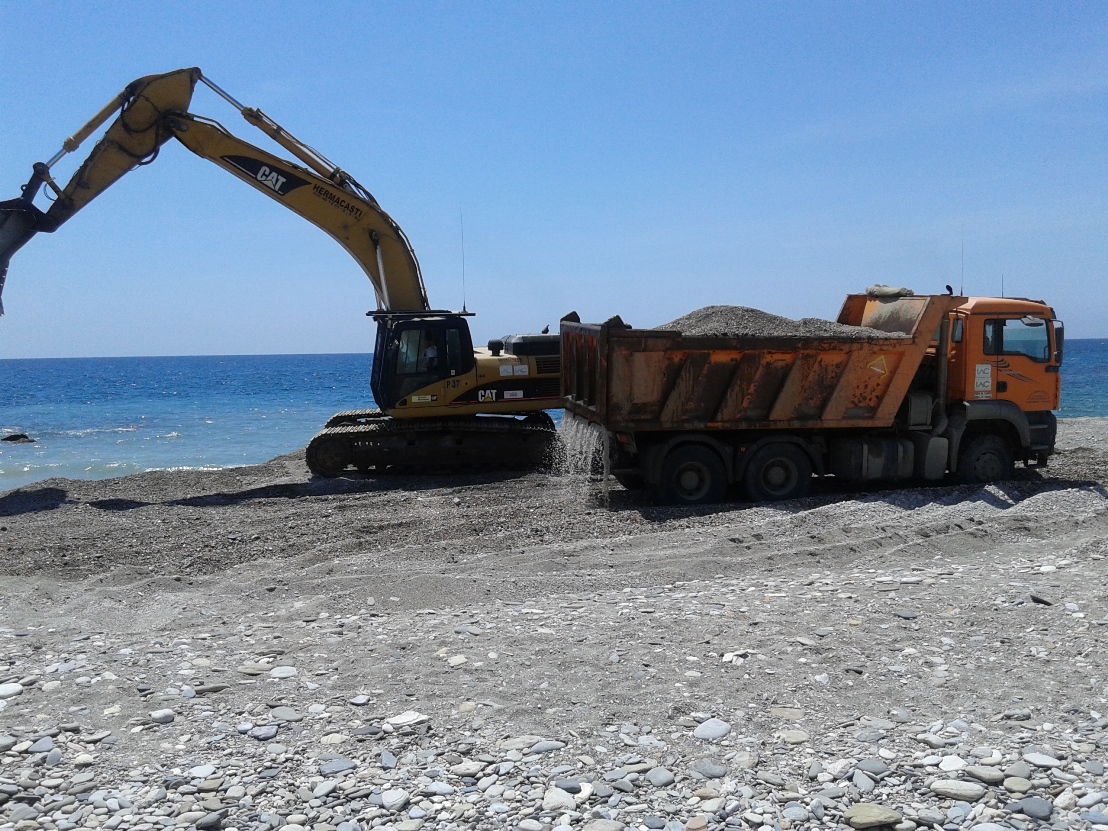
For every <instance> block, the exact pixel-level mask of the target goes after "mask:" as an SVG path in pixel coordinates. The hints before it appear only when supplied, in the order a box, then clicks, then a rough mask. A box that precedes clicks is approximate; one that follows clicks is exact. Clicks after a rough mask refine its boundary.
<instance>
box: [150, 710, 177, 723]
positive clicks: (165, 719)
mask: <svg viewBox="0 0 1108 831" xmlns="http://www.w3.org/2000/svg"><path fill="white" fill-rule="evenodd" d="M175 718H177V714H176V713H175V712H173V711H172V710H169V709H165V710H154V711H153V712H152V713H150V720H151V721H152V722H154V723H155V724H171V723H172V722H173V719H175Z"/></svg>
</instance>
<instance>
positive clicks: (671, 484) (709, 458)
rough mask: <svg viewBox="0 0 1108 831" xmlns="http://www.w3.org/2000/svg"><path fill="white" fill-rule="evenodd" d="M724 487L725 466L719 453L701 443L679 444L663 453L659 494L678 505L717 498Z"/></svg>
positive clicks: (717, 500)
mask: <svg viewBox="0 0 1108 831" xmlns="http://www.w3.org/2000/svg"><path fill="white" fill-rule="evenodd" d="M726 490H727V469H726V468H725V467H724V466H723V460H722V459H720V457H719V454H717V453H716V452H715V451H714V450H712V449H711V448H709V447H705V446H703V445H700V444H682V445H678V446H677V447H675V448H673V449H672V450H671V451H669V453H667V454H666V458H665V461H663V462H662V476H661V479H660V480H659V482H658V496H659V497H660V498H661V500H662V501H663V502H669V503H674V504H677V505H702V504H705V503H708V502H719V501H720V500H721V499H723V494H724V493H725V492H726Z"/></svg>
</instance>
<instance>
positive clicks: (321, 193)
mask: <svg viewBox="0 0 1108 831" xmlns="http://www.w3.org/2000/svg"><path fill="white" fill-rule="evenodd" d="M197 81H202V82H203V83H205V84H207V85H208V86H210V87H211V88H212V89H213V90H214V91H215V92H217V93H218V94H219V95H220V96H221V97H223V98H224V99H225V100H227V101H228V102H229V103H230V104H231V105H232V106H234V107H235V108H236V109H238V110H239V112H240V113H241V114H242V115H243V117H244V118H245V119H246V120H247V121H248V122H249V123H251V124H253V125H254V126H255V127H257V128H258V129H260V130H262V131H263V132H264V133H266V135H268V136H269V137H270V138H272V139H273V140H274V141H276V142H277V143H278V144H280V145H281V146H282V147H284V148H285V149H286V150H288V151H289V152H290V153H292V154H293V155H295V156H296V157H297V158H298V159H299V160H300V161H302V162H304V164H305V165H307V166H301V165H297V164H294V163H292V162H289V161H287V160H285V159H281V158H279V157H277V156H274V155H273V154H271V153H268V152H266V151H265V150H262V149H260V148H258V147H255V146H254V145H252V144H250V143H249V142H246V141H243V140H242V139H240V138H238V137H236V136H234V135H233V134H232V133H230V132H229V131H228V130H227V129H226V128H224V127H223V126H222V125H220V124H219V123H218V122H216V121H212V120H210V119H206V118H202V117H200V116H197V115H194V114H192V113H189V112H188V108H189V104H190V103H191V100H192V93H193V90H194V89H195V86H196V83H197ZM117 112H118V116H117V117H116V119H115V121H113V122H112V124H111V126H109V127H108V129H107V130H106V132H105V133H104V136H103V138H101V139H100V141H99V142H97V144H96V146H95V147H94V148H93V150H92V152H91V153H90V154H89V156H88V158H87V159H86V160H85V161H84V163H83V164H82V165H81V167H80V168H79V169H78V170H77V172H76V173H75V174H74V175H73V178H72V179H70V181H69V183H68V184H67V185H66V186H65V187H64V188H60V187H58V185H57V183H55V182H54V180H53V178H52V177H51V175H50V168H51V167H53V165H54V164H55V163H57V161H58V160H59V159H61V158H62V157H63V156H64V155H65V154H66V153H70V152H73V151H74V150H76V149H77V147H78V146H79V145H80V144H81V142H83V141H84V140H85V139H86V138H88V136H89V135H91V134H92V133H93V132H95V130H96V129H97V128H98V127H100V126H101V125H102V124H103V123H104V122H106V121H107V120H108V119H109V118H111V116H112V115H113V114H115V113H117ZM171 138H175V139H177V140H178V141H180V142H181V143H182V144H183V145H185V147H187V148H188V149H189V150H191V151H192V152H193V153H195V154H196V155H198V156H200V157H201V158H204V159H207V160H208V161H210V162H213V163H214V164H216V165H218V166H219V167H221V168H223V169H224V170H226V171H227V172H228V173H230V174H231V175H233V176H235V177H237V178H238V179H240V180H242V181H244V182H246V183H247V184H249V185H251V186H252V187H254V188H255V189H257V190H259V191H261V192H262V193H264V194H265V195H266V196H268V197H270V198H271V199H274V200H275V201H277V202H280V203H281V204H282V205H284V206H285V207H286V208H288V209H289V210H291V211H293V212H294V213H296V214H298V215H299V216H301V217H302V218H304V219H306V220H307V221H309V222H311V223H312V224H313V225H315V226H317V227H319V228H320V229H322V230H323V231H325V232H326V233H327V234H329V235H330V236H331V237H332V238H333V239H334V240H335V241H336V242H338V243H339V244H340V245H341V246H342V247H343V248H345V249H346V251H347V252H348V253H349V254H350V255H351V256H352V257H353V258H354V259H355V261H356V262H357V263H358V265H359V266H361V268H362V270H363V271H364V272H365V273H366V276H367V277H368V278H369V280H370V282H371V283H372V285H373V288H374V291H375V292H376V295H377V304H378V307H379V309H381V310H384V311H399V312H418V311H425V310H428V309H430V305H429V303H428V301H427V292H426V289H425V288H424V285H423V277H422V275H421V274H420V270H419V262H418V260H416V256H415V252H414V251H413V250H412V246H411V244H410V243H409V242H408V239H407V237H406V236H405V235H404V232H403V231H402V230H401V228H400V226H399V225H397V224H396V222H395V221H393V219H392V218H391V217H390V216H389V215H388V214H387V213H385V212H384V210H382V209H381V206H380V205H378V204H377V200H376V199H374V198H373V196H372V195H371V194H370V193H369V192H368V191H367V190H366V189H365V188H363V187H362V186H361V185H359V184H358V183H357V182H356V181H355V180H354V179H353V178H352V177H351V176H350V175H349V174H347V173H346V172H344V171H342V170H340V169H339V168H338V167H336V166H335V165H334V164H332V163H331V162H329V161H328V160H327V159H326V158H325V157H324V156H322V155H321V154H319V153H318V152H317V151H315V150H313V149H312V148H310V147H308V146H307V145H305V144H303V143H302V142H300V141H298V140H297V139H296V138H295V137H293V136H292V135H291V134H289V133H288V132H287V131H285V130H284V129H283V128H282V127H281V126H280V125H278V124H277V123H276V122H274V121H273V120H272V119H270V118H269V117H268V116H266V115H265V114H264V113H262V112H261V111H260V110H256V109H253V108H249V107H243V106H242V105H241V104H239V103H238V102H237V101H235V99H233V98H232V97H231V96H229V95H228V94H227V93H225V92H224V91H223V90H222V89H220V88H219V87H218V86H216V85H215V84H213V83H212V82H211V81H209V80H208V79H206V78H205V77H204V76H203V74H202V73H201V71H200V70H199V69H197V68H195V67H194V68H191V69H181V70H177V71H176V72H170V73H166V74H164V75H150V76H147V77H145V78H140V79H138V80H137V81H134V82H132V83H131V84H129V85H128V86H127V87H126V89H124V90H123V92H121V93H120V94H119V95H118V96H116V97H115V98H114V99H112V101H110V102H109V103H108V105H107V106H105V107H104V108H103V109H102V110H101V111H100V112H99V113H97V114H96V116H94V117H93V119H92V120H90V121H89V122H88V124H86V125H85V126H84V127H82V128H81V130H79V131H78V132H77V133H75V134H74V135H73V136H71V137H70V138H68V139H66V141H65V142H64V143H63V145H62V150H61V151H59V153H58V154H57V155H55V156H54V157H53V158H52V159H51V160H50V161H49V162H46V163H43V162H39V163H37V164H35V165H34V169H33V174H32V176H31V179H30V180H29V181H28V182H27V184H26V185H24V186H23V194H22V196H20V197H19V198H17V199H13V200H10V201H7V202H0V293H2V292H3V287H4V280H5V278H6V276H7V270H8V262H9V260H10V259H11V256H12V255H13V254H14V253H15V252H16V251H17V250H19V249H20V248H21V247H22V246H23V245H24V244H26V242H27V241H28V240H30V239H31V238H32V237H34V236H35V235H36V234H37V233H39V232H47V233H49V232H53V231H55V230H57V228H58V227H60V226H61V225H62V223H64V222H65V221H66V220H68V219H69V218H70V217H71V216H73V215H74V214H75V213H77V212H78V211H79V210H81V209H82V208H83V207H85V205H87V204H88V203H89V202H91V201H92V200H93V199H95V198H96V197H97V196H98V195H100V194H101V193H103V192H104V191H105V190H106V189H107V188H109V187H110V186H111V185H112V184H114V183H115V182H117V181H118V180H119V179H120V178H121V177H123V176H124V175H125V174H126V173H128V172H130V171H131V170H134V169H135V168H136V167H138V166H140V165H144V164H149V163H150V162H152V161H153V160H154V159H155V158H156V157H157V154H158V150H159V149H160V148H161V146H162V145H163V144H164V143H165V142H166V141H168V140H169V139H171ZM44 185H45V186H47V187H48V188H50V189H51V190H52V191H54V194H55V196H56V198H55V200H54V202H53V204H52V205H51V206H50V208H49V209H48V210H46V211H42V210H40V209H39V208H37V207H36V206H35V205H34V199H35V197H36V196H37V194H38V192H39V190H40V189H41V188H42V187H43V186H44ZM0 314H3V306H2V305H0Z"/></svg>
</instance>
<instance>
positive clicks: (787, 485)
mask: <svg viewBox="0 0 1108 831" xmlns="http://www.w3.org/2000/svg"><path fill="white" fill-rule="evenodd" d="M799 479H800V475H799V473H798V472H797V469H796V465H794V464H793V463H792V462H790V461H789V460H788V459H774V460H773V461H771V462H770V463H769V464H767V465H766V466H765V467H764V468H763V469H762V487H763V488H765V489H766V492H767V493H769V494H772V495H773V496H781V495H783V494H787V493H791V492H792V491H793V489H794V488H795V487H796V483H797V481H798V480H799Z"/></svg>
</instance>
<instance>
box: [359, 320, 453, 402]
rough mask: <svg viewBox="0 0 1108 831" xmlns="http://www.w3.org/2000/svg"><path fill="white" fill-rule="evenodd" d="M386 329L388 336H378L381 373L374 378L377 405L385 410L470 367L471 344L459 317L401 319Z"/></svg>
mask: <svg viewBox="0 0 1108 831" xmlns="http://www.w3.org/2000/svg"><path fill="white" fill-rule="evenodd" d="M390 328H391V332H390V333H389V336H386V337H384V338H380V339H379V344H378V351H379V353H381V352H383V354H382V361H381V369H382V372H381V375H380V376H378V377H376V378H375V380H376V381H377V384H378V388H379V391H380V392H381V393H382V395H380V396H379V398H380V399H383V400H379V401H378V405H379V406H382V407H384V408H385V409H391V408H392V407H396V406H402V404H401V402H402V401H403V400H404V399H406V398H407V397H408V396H409V395H411V394H412V393H414V392H416V391H417V390H421V389H423V388H424V387H429V386H431V385H433V384H436V383H438V382H440V381H443V380H445V379H448V378H453V377H458V376H461V375H464V374H466V373H467V372H469V371H470V370H471V369H472V368H473V362H474V359H473V343H472V341H471V340H470V336H469V327H468V326H467V325H466V322H465V320H464V319H462V318H442V319H432V320H405V321H401V322H398V323H395V324H394V325H393V326H392V327H390ZM382 347H384V348H383V349H382ZM374 395H375V397H378V396H377V393H376V392H375V393H374Z"/></svg>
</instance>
